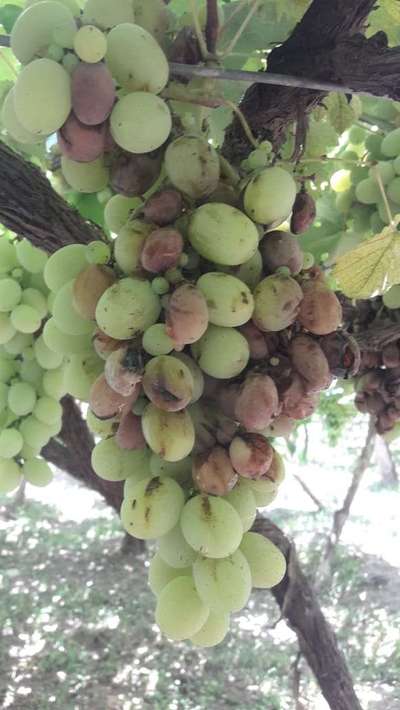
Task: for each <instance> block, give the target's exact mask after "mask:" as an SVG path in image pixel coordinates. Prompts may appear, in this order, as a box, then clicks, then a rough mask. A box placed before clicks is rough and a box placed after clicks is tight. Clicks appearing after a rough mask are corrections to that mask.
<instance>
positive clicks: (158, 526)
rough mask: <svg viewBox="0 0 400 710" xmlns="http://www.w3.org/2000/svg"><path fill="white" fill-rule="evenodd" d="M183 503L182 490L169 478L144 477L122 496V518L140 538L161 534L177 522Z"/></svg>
mask: <svg viewBox="0 0 400 710" xmlns="http://www.w3.org/2000/svg"><path fill="white" fill-rule="evenodd" d="M184 502H185V497H184V494H183V490H182V488H181V487H180V486H179V485H178V483H176V481H174V480H173V479H172V478H168V477H164V478H145V479H143V481H140V482H139V483H138V484H137V485H136V486H135V487H134V488H133V489H132V490H131V491H130V496H129V498H124V501H123V503H122V507H121V521H122V524H123V526H124V528H125V530H126V531H127V532H128V533H129V534H130V535H133V536H134V537H138V538H139V539H141V540H151V539H155V538H158V537H162V536H163V535H166V534H167V533H168V532H169V531H170V530H172V528H174V527H175V525H176V524H177V523H178V521H179V517H180V514H181V510H182V508H183V505H184Z"/></svg>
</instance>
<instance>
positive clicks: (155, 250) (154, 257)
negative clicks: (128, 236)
mask: <svg viewBox="0 0 400 710" xmlns="http://www.w3.org/2000/svg"><path fill="white" fill-rule="evenodd" d="M182 252H183V237H182V235H181V233H180V232H178V230H176V229H171V228H166V227H165V228H164V229H155V230H154V231H153V232H151V234H149V236H148V237H147V238H146V241H145V243H144V246H143V249H142V252H141V255H140V261H141V263H142V266H143V268H144V269H146V271H150V272H151V273H152V274H159V273H163V272H165V271H168V269H173V268H175V267H176V266H178V264H179V260H180V258H181V256H182Z"/></svg>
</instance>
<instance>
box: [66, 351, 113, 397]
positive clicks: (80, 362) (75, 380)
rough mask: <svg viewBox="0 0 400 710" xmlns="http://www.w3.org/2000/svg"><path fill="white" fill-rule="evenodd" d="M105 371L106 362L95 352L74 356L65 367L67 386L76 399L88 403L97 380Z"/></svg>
mask: <svg viewBox="0 0 400 710" xmlns="http://www.w3.org/2000/svg"><path fill="white" fill-rule="evenodd" d="M103 370H104V361H103V360H101V359H100V358H99V357H98V355H96V353H94V352H89V353H85V354H84V355H72V356H71V357H70V358H69V360H68V362H67V364H66V366H65V380H64V382H65V386H66V389H67V391H68V393H69V394H70V395H72V397H74V398H75V399H81V400H82V401H84V402H88V401H89V399H90V390H91V387H92V385H93V383H94V382H95V380H96V379H97V378H98V377H99V375H101V373H102V372H103Z"/></svg>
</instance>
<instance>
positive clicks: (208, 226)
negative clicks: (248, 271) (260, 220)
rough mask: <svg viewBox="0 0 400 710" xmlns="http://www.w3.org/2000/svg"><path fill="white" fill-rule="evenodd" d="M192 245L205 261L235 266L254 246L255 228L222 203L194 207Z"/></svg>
mask: <svg viewBox="0 0 400 710" xmlns="http://www.w3.org/2000/svg"><path fill="white" fill-rule="evenodd" d="M189 239H190V242H191V244H192V247H193V248H194V249H196V251H197V252H198V253H199V254H200V255H201V256H203V257H204V258H205V259H208V260H209V261H213V262H214V263H216V264H222V265H226V266H237V265H239V264H243V263H244V262H245V261H247V260H248V259H250V258H251V257H252V256H253V254H254V253H255V252H256V250H257V247H258V231H257V228H256V226H255V224H253V222H252V221H251V220H250V219H249V218H248V217H246V215H245V214H243V212H240V210H238V209H236V207H231V206H230V205H225V204H223V203H218V202H214V203H209V204H205V205H202V206H201V207H198V208H197V209H196V210H195V211H194V213H193V215H192V218H191V220H190V224H189Z"/></svg>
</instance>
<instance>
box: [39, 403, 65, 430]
mask: <svg viewBox="0 0 400 710" xmlns="http://www.w3.org/2000/svg"><path fill="white" fill-rule="evenodd" d="M62 411H63V410H62V406H61V404H60V402H58V401H57V400H56V399H53V398H52V397H40V398H39V399H38V400H37V402H36V404H35V407H34V410H33V415H34V416H35V417H36V419H38V420H39V421H40V422H43V424H50V425H51V424H54V423H57V422H59V423H61V418H62Z"/></svg>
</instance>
